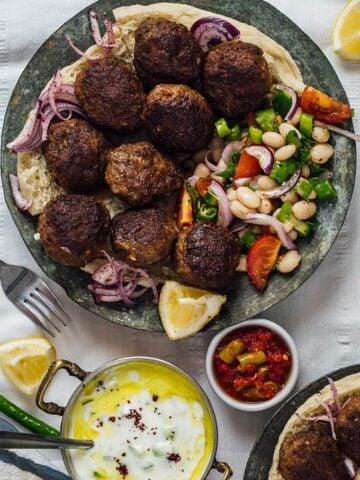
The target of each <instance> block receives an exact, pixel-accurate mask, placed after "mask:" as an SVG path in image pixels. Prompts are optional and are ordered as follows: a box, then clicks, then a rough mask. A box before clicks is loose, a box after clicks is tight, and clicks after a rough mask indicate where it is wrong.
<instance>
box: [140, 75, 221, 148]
mask: <svg viewBox="0 0 360 480" xmlns="http://www.w3.org/2000/svg"><path fill="white" fill-rule="evenodd" d="M144 116H145V124H146V127H147V128H148V131H149V134H150V137H151V139H152V140H153V141H154V142H155V143H158V144H159V145H162V146H163V147H165V148H166V149H168V150H170V151H175V152H187V153H191V152H196V151H197V150H201V148H203V147H205V146H206V145H207V144H208V143H209V142H210V140H211V138H212V136H213V133H214V116H213V113H212V110H211V108H210V106H209V104H208V103H207V101H206V100H205V98H204V97H202V96H201V95H200V94H199V93H198V92H196V91H195V90H192V89H191V88H190V87H187V86H186V85H170V84H161V85H157V86H156V87H155V88H153V90H151V92H150V93H149V95H148V96H147V99H146V108H145V111H144Z"/></svg>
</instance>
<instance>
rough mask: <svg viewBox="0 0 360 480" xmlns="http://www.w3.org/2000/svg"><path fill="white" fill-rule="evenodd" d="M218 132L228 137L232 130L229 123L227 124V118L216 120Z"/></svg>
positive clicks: (221, 136) (221, 135) (219, 134)
mask: <svg viewBox="0 0 360 480" xmlns="http://www.w3.org/2000/svg"><path fill="white" fill-rule="evenodd" d="M215 127H216V132H217V134H218V136H219V137H220V138H223V137H226V135H229V133H230V132H231V130H230V128H229V125H228V124H227V122H226V120H225V118H224V117H223V118H220V119H219V120H218V121H217V122H215Z"/></svg>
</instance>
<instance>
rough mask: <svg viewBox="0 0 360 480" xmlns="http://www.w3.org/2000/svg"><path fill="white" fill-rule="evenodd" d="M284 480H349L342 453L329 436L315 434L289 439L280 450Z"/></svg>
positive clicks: (301, 434) (289, 437)
mask: <svg viewBox="0 0 360 480" xmlns="http://www.w3.org/2000/svg"><path fill="white" fill-rule="evenodd" d="M279 471H280V473H281V475H282V476H283V477H284V480H348V479H350V476H349V474H348V471H347V469H346V467H345V465H344V463H343V460H342V457H341V453H340V451H339V449H338V447H337V445H336V443H335V441H334V440H333V439H332V438H331V437H330V435H322V434H320V433H319V432H316V431H307V432H297V433H294V434H291V435H287V436H286V437H285V440H284V441H283V443H282V445H281V448H280V458H279Z"/></svg>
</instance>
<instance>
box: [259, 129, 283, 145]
mask: <svg viewBox="0 0 360 480" xmlns="http://www.w3.org/2000/svg"><path fill="white" fill-rule="evenodd" d="M262 142H263V143H265V145H267V146H268V147H273V148H280V147H283V146H284V145H285V140H284V139H283V137H282V136H281V135H280V133H276V132H265V133H264V134H263V136H262Z"/></svg>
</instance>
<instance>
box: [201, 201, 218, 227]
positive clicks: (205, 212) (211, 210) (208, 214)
mask: <svg viewBox="0 0 360 480" xmlns="http://www.w3.org/2000/svg"><path fill="white" fill-rule="evenodd" d="M217 214H218V210H217V208H216V207H212V206H209V205H206V204H205V203H203V204H202V205H201V207H200V208H199V209H198V211H197V212H196V218H197V219H198V220H205V221H208V222H211V221H212V220H215V219H216V218H217Z"/></svg>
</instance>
